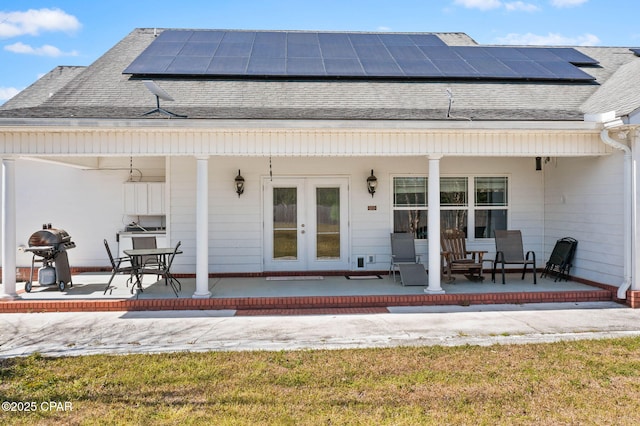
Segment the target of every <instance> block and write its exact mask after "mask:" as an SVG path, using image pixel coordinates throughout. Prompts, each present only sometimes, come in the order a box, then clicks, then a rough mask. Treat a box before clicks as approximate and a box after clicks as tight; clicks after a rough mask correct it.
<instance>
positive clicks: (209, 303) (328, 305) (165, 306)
mask: <svg viewBox="0 0 640 426" xmlns="http://www.w3.org/2000/svg"><path fill="white" fill-rule="evenodd" d="M633 293H634V294H632V297H633V298H635V299H634V300H636V301H637V302H638V303H640V292H633ZM614 296H615V292H614V291H612V290H610V289H600V290H592V291H564V292H563V291H558V292H556V291H547V292H532V293H529V292H518V293H483V294H436V295H430V294H423V295H422V294H419V295H374V296H309V297H300V296H295V297H234V298H210V299H182V298H181V299H143V300H140V299H138V300H130V299H122V300H93V299H87V300H4V301H0V313H35V312H104V311H166V310H225V309H228V310H236V311H264V312H268V311H270V310H274V311H273V313H276V311H275V310H280V311H282V310H296V311H297V310H309V309H320V310H325V312H326V313H329V312H328V311H326V310H328V309H332V310H333V313H339V310H340V309H365V308H366V309H369V308H386V307H388V306H436V305H458V306H469V305H488V304H523V303H560V302H605V301H613V300H616V299H615V297H614ZM627 302H628V301H627ZM241 314H242V313H238V315H241Z"/></svg>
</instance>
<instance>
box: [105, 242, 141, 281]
mask: <svg viewBox="0 0 640 426" xmlns="http://www.w3.org/2000/svg"><path fill="white" fill-rule="evenodd" d="M104 248H105V249H106V250H107V255H108V256H109V262H111V278H109V282H108V283H107V286H106V287H105V289H104V293H102V294H107V290H111V291H110V292H109V294H111V293H112V292H113V287H111V282H112V281H113V278H114V277H115V276H116V274H122V275H124V274H128V275H129V278H128V279H127V287H128V286H129V283H130V282H133V279H132V276H133V272H134V268H133V266H132V265H131V261H130V259H129V258H128V257H116V258H114V257H113V255H112V254H111V249H110V248H109V243H108V242H107V240H106V239H105V240H104ZM123 263H127V264H125V265H123Z"/></svg>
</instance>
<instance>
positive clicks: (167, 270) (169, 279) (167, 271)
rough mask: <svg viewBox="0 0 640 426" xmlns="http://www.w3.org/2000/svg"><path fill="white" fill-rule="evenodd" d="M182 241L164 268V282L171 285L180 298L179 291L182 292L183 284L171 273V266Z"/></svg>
mask: <svg viewBox="0 0 640 426" xmlns="http://www.w3.org/2000/svg"><path fill="white" fill-rule="evenodd" d="M181 244H182V241H178V244H176V248H175V249H174V250H173V253H171V254H170V255H169V259H168V260H167V261H166V262H165V264H164V265H163V267H162V278H164V282H165V284H166V285H170V286H171V289H172V290H173V292H174V293H175V294H176V297H178V291H182V284H181V283H180V281H179V280H178V279H177V278H176V277H175V276H174V275H173V274H172V273H171V265H172V264H173V259H174V258H175V257H176V254H177V253H178V250H179V249H180V245H181Z"/></svg>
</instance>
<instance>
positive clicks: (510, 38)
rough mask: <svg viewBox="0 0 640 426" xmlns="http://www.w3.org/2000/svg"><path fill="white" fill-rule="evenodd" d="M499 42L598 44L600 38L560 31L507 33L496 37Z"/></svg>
mask: <svg viewBox="0 0 640 426" xmlns="http://www.w3.org/2000/svg"><path fill="white" fill-rule="evenodd" d="M496 41H497V43H498V44H509V45H514V44H515V45H543V46H596V45H598V44H600V39H599V38H598V37H597V36H595V35H593V34H588V33H587V34H583V35H580V36H576V37H567V36H564V35H562V34H558V33H549V34H547V35H540V34H532V33H527V34H516V33H511V34H507V35H506V36H505V37H499V38H497V39H496Z"/></svg>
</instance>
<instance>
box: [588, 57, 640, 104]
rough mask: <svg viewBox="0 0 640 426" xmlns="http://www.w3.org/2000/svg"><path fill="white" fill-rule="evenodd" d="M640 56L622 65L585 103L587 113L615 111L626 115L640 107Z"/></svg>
mask: <svg viewBox="0 0 640 426" xmlns="http://www.w3.org/2000/svg"><path fill="white" fill-rule="evenodd" d="M638 81H640V58H638V59H637V60H635V61H632V62H629V63H628V64H625V65H623V66H621V67H620V68H619V69H618V70H617V71H616V72H615V73H614V74H613V75H612V76H611V77H610V78H609V79H608V80H607V81H606V82H605V83H604V84H603V85H602V86H601V87H600V88H598V90H597V91H596V92H595V94H594V95H593V96H591V97H590V98H589V99H588V100H587V101H586V102H585V103H584V104H583V105H582V111H584V113H585V114H597V113H602V112H608V111H615V112H616V115H617V116H625V115H628V114H630V113H631V112H633V111H635V110H636V109H637V108H638V107H640V85H638V84H637V82H638Z"/></svg>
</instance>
